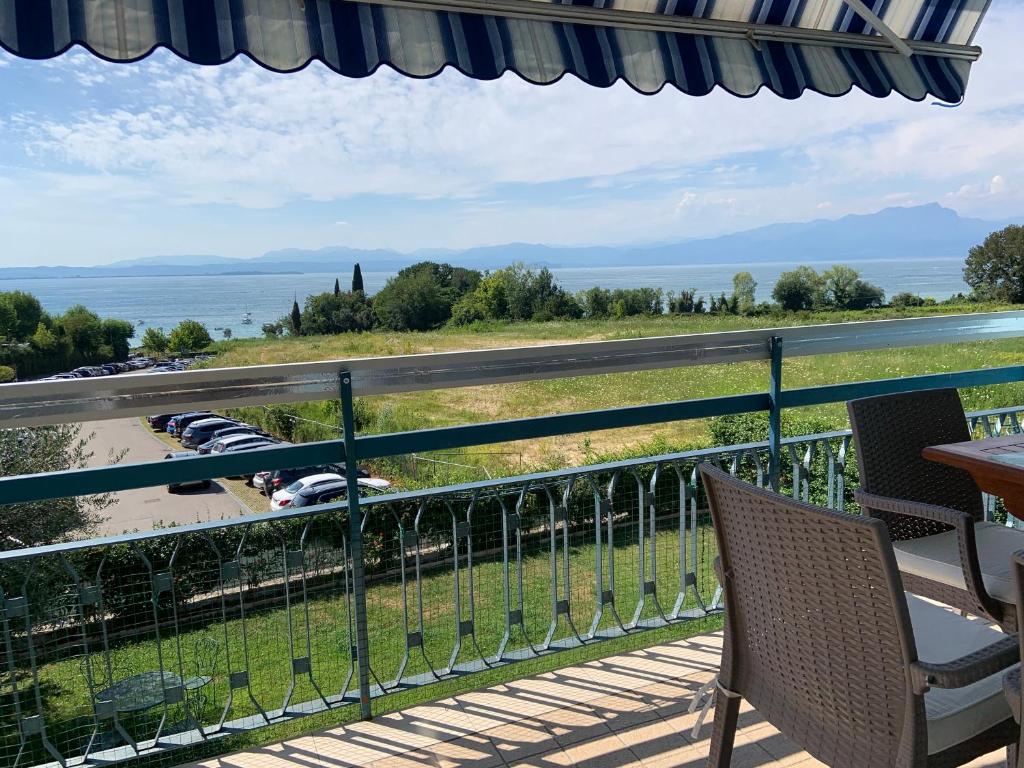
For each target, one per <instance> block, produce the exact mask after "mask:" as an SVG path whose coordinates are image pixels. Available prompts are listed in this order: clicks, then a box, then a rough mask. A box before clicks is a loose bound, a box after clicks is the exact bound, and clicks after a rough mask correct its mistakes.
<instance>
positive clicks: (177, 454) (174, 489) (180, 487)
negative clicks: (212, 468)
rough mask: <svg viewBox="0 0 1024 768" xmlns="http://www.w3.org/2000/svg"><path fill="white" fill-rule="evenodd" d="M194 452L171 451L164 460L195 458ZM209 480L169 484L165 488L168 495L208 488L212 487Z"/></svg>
mask: <svg viewBox="0 0 1024 768" xmlns="http://www.w3.org/2000/svg"><path fill="white" fill-rule="evenodd" d="M195 455H196V454H195V451H171V452H170V453H168V454H167V455H166V456H164V459H183V458H185V457H187V456H195ZM212 484H213V483H212V481H211V480H192V481H190V482H187V483H170V484H169V485H168V486H167V492H168V493H178V492H179V491H184V490H186V489H189V488H209V487H210V486H211V485H212Z"/></svg>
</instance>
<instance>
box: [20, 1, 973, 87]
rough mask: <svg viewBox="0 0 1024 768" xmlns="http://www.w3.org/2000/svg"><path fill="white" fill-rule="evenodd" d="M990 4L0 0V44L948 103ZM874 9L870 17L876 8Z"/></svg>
mask: <svg viewBox="0 0 1024 768" xmlns="http://www.w3.org/2000/svg"><path fill="white" fill-rule="evenodd" d="M988 2H989V0H367V1H366V2H349V1H348V0H0V45H2V46H3V47H4V48H5V49H7V50H8V51H10V52H11V53H13V54H15V55H17V56H22V57H26V58H33V59H45V58H50V57H53V56H57V55H59V54H61V53H62V52H64V51H66V50H67V49H68V48H71V47H72V46H75V45H81V46H84V47H85V48H87V49H89V50H90V51H92V52H93V53H95V54H96V55H97V56H101V57H103V58H105V59H109V60H111V61H119V62H125V61H134V60H137V59H141V58H143V57H145V56H147V55H149V54H150V53H152V52H153V51H154V50H155V49H156V48H159V47H166V48H169V49H171V50H172V51H174V52H175V53H177V54H178V55H179V56H181V57H183V58H185V59H187V60H189V61H192V62H196V63H199V64H221V63H224V62H226V61H229V60H231V59H232V58H234V57H235V56H237V55H239V54H246V55H248V56H249V57H251V58H252V59H253V60H255V61H257V62H258V63H260V64H262V65H263V66H265V67H268V68H270V69H273V70H276V71H281V72H288V71H293V70H296V69H301V68H302V67H304V66H306V65H307V64H309V63H310V62H311V61H321V62H323V63H324V64H326V65H327V66H328V67H330V68H331V69H334V70H335V71H337V72H339V73H341V74H343V75H347V76H349V77H365V76H367V75H370V74H372V73H373V72H374V71H375V70H376V69H377V68H378V67H381V66H384V65H387V66H390V67H393V68H394V69H396V70H398V71H399V72H402V73H404V74H406V75H409V76H412V77H432V76H434V75H436V74H438V73H439V72H440V71H441V70H443V69H444V68H445V67H448V66H450V67H454V68H456V69H458V70H459V71H461V72H463V73H464V74H466V75H468V76H469V77H474V78H477V79H481V80H490V79H494V78H497V77H500V76H501V75H502V74H503V73H505V72H508V71H511V72H515V73H517V74H518V75H520V76H521V77H523V78H525V79H526V80H529V81H530V82H533V83H538V84H546V83H552V82H555V81H556V80H558V79H560V78H561V77H563V76H564V75H566V74H573V75H576V76H577V77H579V78H580V79H581V80H583V81H585V82H587V83H590V84H592V85H597V86H602V87H605V86H609V85H612V84H613V83H615V82H616V81H618V80H624V81H626V82H627V83H629V84H630V85H631V86H633V87H634V88H635V89H637V90H638V91H641V92H642V93H655V92H657V91H659V90H661V89H662V88H663V87H664V86H665V85H673V86H675V87H676V88H678V89H679V90H681V91H683V92H685V93H688V94H692V95H703V94H706V93H709V92H710V91H711V90H713V89H714V88H715V86H720V87H722V88H724V89H725V90H727V91H729V92H730V93H734V94H736V95H738V96H752V95H753V94H755V93H757V92H758V91H759V90H760V89H761V88H762V87H767V88H770V89H771V90H772V91H774V92H775V93H777V94H778V95H779V96H782V97H784V98H787V99H793V98H796V97H798V96H800V95H801V94H802V93H803V92H804V91H805V90H807V89H811V90H814V91H817V92H818V93H823V94H827V95H829V96H839V95H841V94H844V93H846V92H848V91H849V90H851V88H853V87H854V86H857V87H858V88H860V89H862V90H863V91H865V92H866V93H869V94H871V95H872V96H887V95H889V94H890V93H891V92H893V91H896V92H898V93H901V94H903V95H904V96H906V97H907V98H910V99H915V100H920V99H924V98H927V97H928V96H929V95H931V96H932V97H935V98H937V99H941V100H943V101H947V102H958V101H960V99H961V98H962V97H963V95H964V91H965V89H966V86H967V78H968V75H969V73H970V67H971V63H972V62H973V61H974V60H975V59H977V57H978V55H979V54H980V50H979V49H978V48H976V47H973V46H972V45H971V42H972V40H973V38H974V34H975V32H976V31H977V29H978V26H979V25H980V23H981V19H982V16H983V14H984V11H985V9H986V7H987V5H988ZM876 14H877V15H876Z"/></svg>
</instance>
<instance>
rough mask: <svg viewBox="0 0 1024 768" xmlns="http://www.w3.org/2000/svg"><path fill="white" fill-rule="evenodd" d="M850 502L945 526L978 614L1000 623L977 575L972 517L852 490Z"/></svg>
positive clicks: (997, 609) (1000, 612)
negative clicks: (954, 542)
mask: <svg viewBox="0 0 1024 768" xmlns="http://www.w3.org/2000/svg"><path fill="white" fill-rule="evenodd" d="M854 499H856V501H857V503H858V504H860V505H861V506H862V507H866V508H868V509H877V510H881V511H883V512H894V513H896V514H900V515H911V516H913V517H920V518H924V519H927V520H934V521H936V522H940V523H945V524H946V525H949V526H950V527H951V528H953V530H955V531H956V536H957V548H958V550H959V552H960V567H961V569H962V570H963V574H964V584H965V585H966V587H967V591H968V592H969V593H970V595H971V597H972V599H973V601H974V604H975V606H976V607H977V610H978V612H979V613H980V614H981V615H982V616H988V617H989V618H991V619H993V620H994V621H996V622H997V623H1002V621H1003V613H1004V609H1003V607H1002V606H1000V605H999V602H998V601H996V600H995V599H994V598H993V597H992V596H991V595H989V593H988V590H987V589H986V587H985V582H984V580H983V579H982V576H981V563H980V562H979V561H978V547H977V543H976V540H975V538H974V522H975V521H974V518H973V517H972V516H971V515H969V514H967V513H966V512H961V511H960V510H957V509H950V508H949V507H940V506H939V505H937V504H924V503H922V502H919V501H907V500H906V499H894V498H891V497H888V496H877V495H875V494H873V493H866V492H865V491H862V490H860V489H857V490H856V491H854Z"/></svg>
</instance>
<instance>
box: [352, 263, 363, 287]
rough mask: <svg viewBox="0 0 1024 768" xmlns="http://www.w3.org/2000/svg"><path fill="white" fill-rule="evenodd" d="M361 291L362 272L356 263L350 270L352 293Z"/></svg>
mask: <svg viewBox="0 0 1024 768" xmlns="http://www.w3.org/2000/svg"><path fill="white" fill-rule="evenodd" d="M362 290H363V270H361V269H360V268H359V263H358V262H356V265H355V267H353V268H352V293H355V292H356V291H362Z"/></svg>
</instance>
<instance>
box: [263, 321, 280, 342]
mask: <svg viewBox="0 0 1024 768" xmlns="http://www.w3.org/2000/svg"><path fill="white" fill-rule="evenodd" d="M260 330H262V331H263V335H264V336H265V337H266V338H268V339H279V338H281V337H282V336H284V325H283V324H282V323H281V321H280V320H278V321H277V322H276V323H264V324H263V327H262V328H261V329H260Z"/></svg>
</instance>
